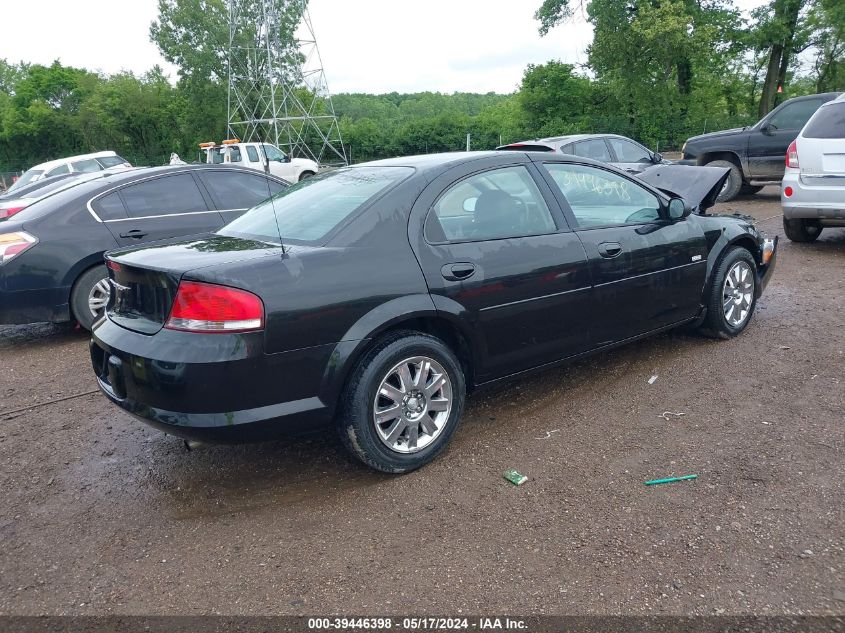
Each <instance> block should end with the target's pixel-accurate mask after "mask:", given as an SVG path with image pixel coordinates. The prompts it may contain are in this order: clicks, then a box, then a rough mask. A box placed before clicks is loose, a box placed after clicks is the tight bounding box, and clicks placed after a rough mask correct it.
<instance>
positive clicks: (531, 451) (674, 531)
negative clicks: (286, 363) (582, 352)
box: [0, 188, 845, 615]
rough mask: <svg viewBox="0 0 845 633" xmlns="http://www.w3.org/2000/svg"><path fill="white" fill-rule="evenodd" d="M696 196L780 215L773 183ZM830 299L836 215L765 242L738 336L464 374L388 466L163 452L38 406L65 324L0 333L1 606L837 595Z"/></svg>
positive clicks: (267, 607)
mask: <svg viewBox="0 0 845 633" xmlns="http://www.w3.org/2000/svg"><path fill="white" fill-rule="evenodd" d="M721 210H722V211H729V212H732V211H741V212H743V213H750V214H752V215H754V216H755V217H756V218H757V219H758V220H760V226H761V227H762V228H763V229H764V230H766V231H767V232H769V233H770V234H781V235H782V228H781V226H780V206H779V202H778V192H777V189H776V188H768V189H766V190H764V192H763V193H761V194H758V195H757V196H754V197H753V198H746V199H741V200H738V201H735V202H734V203H731V204H728V205H722V208H721ZM844 296H845V230H841V229H833V230H826V231H825V232H824V234H823V236H822V238H821V239H820V240H819V241H818V242H817V243H815V244H810V245H797V244H792V243H790V242H788V241H786V240H785V238H782V242H781V249H780V255H779V263H778V269H777V271H776V272H775V277H774V280H773V281H772V283H771V284H770V286H769V288H768V289H767V291H766V293H765V294H764V296H763V298H762V299H761V301H760V303H759V306H758V311H757V314H756V315H755V317H754V320H753V322H752V323H751V325H750V326H749V328H748V329H747V331H746V332H745V333H744V334H743V335H742V336H741V337H739V338H738V339H734V340H731V341H720V342H717V341H712V340H708V339H703V338H698V337H695V336H690V335H684V334H670V335H664V336H659V337H656V338H653V339H650V340H647V341H643V342H641V343H637V344H634V345H631V346H629V347H626V348H622V349H619V350H616V351H613V352H610V353H606V354H603V355H600V356H597V357H594V358H591V359H589V360H587V361H583V362H580V363H578V364H576V365H573V366H570V367H567V368H561V369H556V370H552V371H549V372H546V373H544V374H541V375H538V376H535V377H533V378H529V379H526V380H523V381H521V382H518V383H513V384H511V385H508V386H506V387H504V388H502V389H499V390H498V391H496V392H488V393H485V394H479V395H477V396H475V397H473V398H472V399H471V401H470V404H469V407H468V411H467V414H466V416H465V419H464V422H463V426H462V428H461V429H460V430H459V431H458V433H457V434H456V436H455V438H454V440H453V442H452V445H451V448H450V449H449V450H448V451H447V452H446V453H444V454H443V455H442V456H441V457H440V458H439V459H438V460H437V461H436V462H435V463H433V464H431V465H430V466H428V467H426V468H424V469H422V470H421V471H418V472H415V473H412V474H410V475H407V476H403V477H390V476H385V475H380V474H377V473H375V472H371V471H369V470H367V469H366V468H365V467H363V466H361V465H359V464H358V463H357V462H355V461H353V460H352V459H351V458H349V457H347V456H346V454H345V453H344V452H343V450H342V449H341V448H340V447H339V445H338V443H337V442H335V440H334V439H333V438H332V437H329V436H326V437H313V438H309V439H298V440H288V441H284V442H275V443H268V444H263V445H249V446H240V447H211V448H203V449H200V450H194V451H192V452H187V451H186V450H185V448H184V446H183V444H182V442H181V441H180V440H177V439H175V438H173V437H168V436H165V435H163V434H161V433H159V432H157V431H154V430H152V429H150V428H147V427H146V426H144V425H142V424H141V423H139V422H137V421H135V420H133V419H132V418H130V417H129V416H128V415H126V414H124V413H123V412H121V411H119V410H118V409H116V408H115V407H113V406H112V405H110V404H109V403H108V402H107V401H106V400H105V399H104V398H103V397H101V396H100V395H99V394H96V393H95V394H90V395H83V396H81V397H75V398H73V397H71V398H69V399H64V400H61V398H68V397H70V396H75V395H77V394H86V393H88V392H92V391H93V390H95V382H94V378H93V375H92V372H91V369H90V366H89V360H88V340H87V337H86V336H85V335H84V334H83V333H80V332H77V331H74V330H72V329H71V328H69V327H63V328H62V327H55V326H49V325H36V326H26V327H5V328H0V360H2V362H0V367H2V369H0V508H1V509H2V511H0V613H5V614H10V613H12V614H88V615H90V614H114V613H117V614H176V613H188V614H198V613H205V614H212V613H225V614H233V615H234V614H281V613H291V614H319V615H322V614H327V613H338V614H358V615H361V614H374V613H392V614H399V615H403V614H404V615H409V614H413V615H419V614H441V615H458V614H461V613H463V614H473V613H475V614H477V613H485V612H497V613H513V614H526V615H527V614H546V613H548V614H573V613H579V614H586V613H599V614H604V613H622V614H631V613H675V614H677V613H688V614H713V613H725V614H737V613H757V614H783V613H790V614H800V613H804V614H831V613H839V614H841V613H843V612H845V554H843V546H845V521H843V507H845V506H843V500H845V494H844V493H845V490H843V477H842V475H843V473H845V452H843V449H845V417H844V416H843V411H845V409H843V399H845V398H844V397H843V396H844V395H845V372H843V366H845V317H843V313H845V312H843V311H845V304H844V302H843V297H844ZM653 375H656V376H657V377H658V378H657V380H656V381H655V382H654V383H653V384H649V382H648V380H649V378H650V377H651V376H653ZM51 401H53V402H51ZM666 411H670V412H674V413H684V414H685V415H683V416H679V417H676V416H671V415H666V416H665V417H666V418H668V419H664V418H663V417H661V415H660V414H662V413H663V412H666ZM510 467H514V468H517V469H518V470H519V471H520V472H522V473H524V474H526V475H528V477H529V478H530V479H529V481H528V482H527V483H526V484H524V485H522V486H520V487H515V486H513V485H511V484H510V483H508V482H506V481H505V480H504V479H503V478H502V472H503V471H504V470H505V469H507V468H510ZM687 473H695V474H698V475H699V478H698V480H696V481H688V482H683V483H679V484H672V485H665V486H656V487H646V486H644V485H643V482H644V481H645V480H647V479H653V478H657V477H664V476H669V475H682V474H687Z"/></svg>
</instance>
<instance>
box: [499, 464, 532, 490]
mask: <svg viewBox="0 0 845 633" xmlns="http://www.w3.org/2000/svg"><path fill="white" fill-rule="evenodd" d="M504 477H505V479H507V480H508V481H509V482H511V483H512V484H513V485H514V486H521V485H522V484H524V483H525V482H526V481H528V477H526V476H525V475H520V474H519V473H518V472H517V471H516V468H508V469H507V470H506V471H505V474H504Z"/></svg>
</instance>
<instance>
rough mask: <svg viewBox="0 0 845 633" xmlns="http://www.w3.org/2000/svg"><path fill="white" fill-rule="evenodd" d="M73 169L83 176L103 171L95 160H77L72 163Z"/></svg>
mask: <svg viewBox="0 0 845 633" xmlns="http://www.w3.org/2000/svg"><path fill="white" fill-rule="evenodd" d="M71 167H73V171H77V172H79V173H82V174H87V173H90V172H94V171H102V170H103V167H102V165H100V163H98V162H97V161H96V160H94V159H93V158H86V159H85V160H77V161H74V162H72V163H71Z"/></svg>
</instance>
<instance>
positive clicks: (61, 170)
mask: <svg viewBox="0 0 845 633" xmlns="http://www.w3.org/2000/svg"><path fill="white" fill-rule="evenodd" d="M69 173H70V167H69V166H68V165H67V163H65V164H64V165H59V166H58V167H56V168H55V169H51V170H50V171H48V172H47V174H46V177H47V178H52V177H53V176H60V175H61V174H69Z"/></svg>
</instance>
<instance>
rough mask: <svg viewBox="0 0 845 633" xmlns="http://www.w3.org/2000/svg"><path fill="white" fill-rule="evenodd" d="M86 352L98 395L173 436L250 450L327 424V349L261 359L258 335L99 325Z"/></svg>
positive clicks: (306, 350) (266, 356)
mask: <svg viewBox="0 0 845 633" xmlns="http://www.w3.org/2000/svg"><path fill="white" fill-rule="evenodd" d="M324 348H328V349H324ZM90 349H91V362H92V365H93V368H94V373H95V374H96V375H97V381H98V383H99V386H100V390H101V391H102V392H103V394H104V395H105V396H106V397H107V398H108V399H109V400H111V401H112V402H113V403H114V404H116V405H117V406H118V407H120V408H121V409H123V410H124V411H127V412H128V413H131V414H132V415H133V416H135V417H136V418H138V419H140V420H141V421H143V422H145V423H147V424H149V425H151V426H153V427H155V428H158V429H160V430H162V431H165V432H167V433H171V434H173V435H178V436H180V437H185V438H188V439H194V440H199V441H206V442H226V443H235V442H250V441H257V440H263V439H268V438H272V437H277V436H281V435H287V434H296V433H302V432H307V431H310V430H314V429H315V428H319V427H321V426H324V425H325V424H327V423H329V422H330V421H331V414H332V411H331V407H329V406H327V405H326V403H325V402H324V401H323V399H321V398H320V396H319V395H318V394H319V390H320V385H321V383H322V381H323V376H324V374H325V373H326V366H327V364H328V362H329V358H330V357H331V353H332V350H333V349H334V346H331V345H328V346H320V347H316V348H307V349H304V350H294V351H290V352H283V353H279V354H265V353H264V346H263V333H253V334H190V333H185V332H174V331H170V330H161V331H160V332H159V333H157V334H155V335H152V336H150V335H145V334H140V333H137V332H132V331H129V330H126V329H125V328H122V327H121V326H119V325H116V324H115V323H112V322H111V321H109V320H108V319H104V320H102V321H100V322H99V323H97V324H96V325H95V326H94V331H93V337H92V339H91V344H90Z"/></svg>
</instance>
